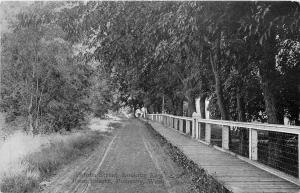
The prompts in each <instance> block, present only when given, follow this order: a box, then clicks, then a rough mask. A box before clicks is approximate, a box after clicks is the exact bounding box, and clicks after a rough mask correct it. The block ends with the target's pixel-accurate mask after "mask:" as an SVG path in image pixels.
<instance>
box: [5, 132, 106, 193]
mask: <svg viewBox="0 0 300 193" xmlns="http://www.w3.org/2000/svg"><path fill="white" fill-rule="evenodd" d="M102 138H103V135H102V134H101V132H98V131H90V130H86V131H80V132H76V133H68V134H65V135H60V134H51V135H39V136H29V135H26V134H24V133H18V134H16V135H13V136H11V137H10V138H8V139H7V140H6V142H5V144H3V146H2V147H1V149H0V192H1V191H2V192H3V193H4V192H11V193H13V192H16V193H22V192H24V193H25V192H37V191H38V190H39V186H40V185H39V184H40V182H42V181H43V179H46V178H48V177H49V176H51V175H53V174H54V173H55V171H57V170H58V169H59V168H61V167H62V166H63V165H65V164H69V163H70V162H72V161H73V160H74V159H76V158H78V157H79V156H83V155H88V154H89V153H91V152H92V151H93V150H94V148H95V147H96V146H97V144H99V143H100V141H101V139H102Z"/></svg>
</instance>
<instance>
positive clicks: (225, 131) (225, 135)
mask: <svg viewBox="0 0 300 193" xmlns="http://www.w3.org/2000/svg"><path fill="white" fill-rule="evenodd" d="M222 148H223V149H229V126H222Z"/></svg>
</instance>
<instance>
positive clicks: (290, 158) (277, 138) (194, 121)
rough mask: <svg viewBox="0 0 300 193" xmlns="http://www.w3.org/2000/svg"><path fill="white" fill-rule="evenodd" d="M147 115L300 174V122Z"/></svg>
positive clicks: (175, 127) (201, 140)
mask: <svg viewBox="0 0 300 193" xmlns="http://www.w3.org/2000/svg"><path fill="white" fill-rule="evenodd" d="M146 118H148V119H151V120H153V121H157V122H160V123H162V124H164V125H165V126H167V127H170V128H173V129H175V130H177V131H179V132H181V133H184V134H186V135H189V136H190V137H192V138H194V139H196V140H199V141H200V142H202V143H206V144H208V145H214V146H215V147H219V148H220V149H221V150H224V151H228V152H232V153H234V154H236V155H239V156H241V157H245V158H247V159H249V160H251V161H254V162H258V163H260V164H263V165H267V166H269V167H271V168H274V169H276V170H278V171H280V172H283V173H284V174H287V175H288V176H291V177H292V178H298V179H297V180H299V178H300V176H299V174H300V167H299V160H300V152H299V151H300V140H299V138H300V127H299V126H287V125H277V124H264V123H254V122H235V121H224V120H213V119H201V117H200V114H196V113H194V114H193V117H182V116H174V115H169V114H147V115H146Z"/></svg>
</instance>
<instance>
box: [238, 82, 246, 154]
mask: <svg viewBox="0 0 300 193" xmlns="http://www.w3.org/2000/svg"><path fill="white" fill-rule="evenodd" d="M236 104H237V107H236V108H237V109H236V111H237V115H238V116H237V118H238V121H240V122H245V120H246V117H245V108H244V107H245V105H244V100H243V97H242V94H241V89H240V86H238V87H237V92H236ZM247 133H248V129H245V128H240V129H239V138H240V149H239V152H240V154H242V155H245V154H246V152H247V150H248V145H246V143H247Z"/></svg>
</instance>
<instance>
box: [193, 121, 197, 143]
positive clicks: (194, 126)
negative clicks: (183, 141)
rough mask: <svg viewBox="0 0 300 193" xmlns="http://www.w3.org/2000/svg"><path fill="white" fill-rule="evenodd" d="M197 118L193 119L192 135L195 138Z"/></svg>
mask: <svg viewBox="0 0 300 193" xmlns="http://www.w3.org/2000/svg"><path fill="white" fill-rule="evenodd" d="M196 132H197V119H193V137H194V138H195V139H197V133H196Z"/></svg>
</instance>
